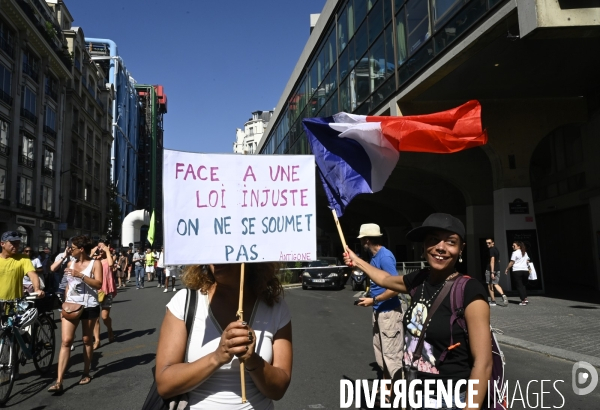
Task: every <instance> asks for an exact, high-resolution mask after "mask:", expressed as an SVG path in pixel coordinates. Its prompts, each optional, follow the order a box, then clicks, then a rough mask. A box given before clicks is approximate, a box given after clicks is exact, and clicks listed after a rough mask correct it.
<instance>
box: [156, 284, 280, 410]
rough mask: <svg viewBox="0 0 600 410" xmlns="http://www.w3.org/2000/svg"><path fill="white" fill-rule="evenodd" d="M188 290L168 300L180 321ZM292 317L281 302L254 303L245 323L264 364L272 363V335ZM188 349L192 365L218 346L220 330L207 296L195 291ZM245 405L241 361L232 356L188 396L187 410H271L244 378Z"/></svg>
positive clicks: (270, 404) (259, 393) (250, 383)
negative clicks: (249, 328)
mask: <svg viewBox="0 0 600 410" xmlns="http://www.w3.org/2000/svg"><path fill="white" fill-rule="evenodd" d="M186 292H187V290H185V289H182V290H180V291H179V292H177V294H175V296H174V297H173V298H172V299H171V301H170V302H169V304H168V305H167V309H169V310H170V311H171V313H172V314H173V315H174V316H175V317H177V318H178V319H180V320H185V317H184V316H185V299H186ZM290 320H291V314H290V311H289V309H288V306H287V304H286V303H285V301H283V300H280V301H279V302H278V303H275V304H274V305H273V306H272V307H270V306H268V305H267V304H266V303H264V302H263V301H257V303H256V304H255V306H254V309H253V310H252V315H251V317H250V320H249V322H248V324H249V325H250V327H252V329H253V330H254V333H255V334H256V353H258V354H259V355H260V356H261V357H262V358H263V359H264V360H265V361H266V362H268V363H271V364H272V363H273V336H274V335H275V334H276V333H277V331H278V330H279V329H281V328H282V327H284V326H285V325H287V324H288V323H289V322H290ZM191 333H192V336H191V338H190V343H189V346H188V359H187V360H188V363H189V362H194V361H196V360H198V359H200V358H201V357H204V356H206V355H207V354H209V353H212V352H214V351H215V350H216V349H217V347H218V346H219V341H220V340H221V333H222V330H221V328H220V326H219V324H218V322H217V321H216V320H215V319H214V317H213V315H212V313H211V312H210V307H209V304H208V295H203V294H202V293H200V292H198V307H197V309H196V317H195V318H194V324H193V327H192V332H191ZM245 379H246V398H247V400H248V402H247V403H242V398H241V397H242V388H241V384H240V362H239V360H238V359H237V357H235V356H234V357H233V359H232V360H231V362H230V363H227V364H225V365H224V366H222V367H221V368H220V369H218V370H217V371H215V372H214V373H213V374H212V375H211V376H210V377H209V378H208V379H207V380H205V381H204V382H203V383H201V384H200V385H199V386H197V387H196V388H195V389H194V390H192V391H190V392H189V393H188V396H189V406H190V407H189V408H190V410H205V409H206V410H246V409H258V410H270V409H273V408H274V407H273V402H272V401H271V399H268V398H267V397H265V396H264V395H263V394H262V393H261V392H260V391H259V390H258V388H257V387H256V385H255V384H254V382H253V381H252V377H250V376H249V375H246V378H245Z"/></svg>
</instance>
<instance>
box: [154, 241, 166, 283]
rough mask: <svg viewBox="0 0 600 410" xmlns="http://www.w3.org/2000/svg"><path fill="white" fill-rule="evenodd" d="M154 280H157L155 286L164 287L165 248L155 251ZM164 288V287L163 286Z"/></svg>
mask: <svg viewBox="0 0 600 410" xmlns="http://www.w3.org/2000/svg"><path fill="white" fill-rule="evenodd" d="M154 270H155V271H156V280H157V281H158V285H157V286H156V287H157V288H164V287H165V248H160V251H159V252H157V253H156V268H155V269H154ZM165 289H166V288H165Z"/></svg>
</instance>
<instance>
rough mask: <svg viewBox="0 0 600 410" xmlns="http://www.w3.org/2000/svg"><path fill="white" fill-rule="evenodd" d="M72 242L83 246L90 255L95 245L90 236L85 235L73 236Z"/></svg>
mask: <svg viewBox="0 0 600 410" xmlns="http://www.w3.org/2000/svg"><path fill="white" fill-rule="evenodd" d="M71 243H72V244H73V245H75V246H77V247H78V248H83V250H84V251H85V253H87V254H88V255H89V254H90V252H91V251H92V248H93V247H94V245H93V243H92V241H91V240H90V238H88V237H87V236H85V235H80V236H75V237H73V238H71Z"/></svg>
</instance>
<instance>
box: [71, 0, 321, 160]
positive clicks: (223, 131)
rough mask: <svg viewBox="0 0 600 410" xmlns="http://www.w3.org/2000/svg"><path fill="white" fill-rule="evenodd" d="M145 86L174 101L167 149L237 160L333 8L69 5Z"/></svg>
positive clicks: (311, 3) (195, 0)
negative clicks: (251, 122) (235, 150)
mask: <svg viewBox="0 0 600 410" xmlns="http://www.w3.org/2000/svg"><path fill="white" fill-rule="evenodd" d="M65 3H66V5H67V7H68V8H69V11H70V12H71V14H72V15H73V18H74V19H75V21H74V22H73V25H74V26H78V27H81V28H82V29H83V32H84V34H85V36H86V37H94V38H108V39H111V40H113V41H114V42H115V43H117V46H118V48H119V55H120V56H121V57H122V58H123V60H124V62H125V65H126V66H127V69H128V70H129V71H130V73H131V74H132V75H133V77H134V78H135V80H136V81H137V82H138V83H142V84H161V85H163V86H164V87H165V92H166V94H167V97H168V113H167V114H166V115H165V117H164V124H165V142H164V145H165V147H166V148H171V149H179V150H185V151H197V152H232V146H233V142H234V141H235V129H236V128H242V127H243V125H244V122H246V121H247V120H248V118H250V116H251V113H252V111H256V110H270V109H273V108H275V106H276V105H277V102H278V101H279V98H280V96H281V93H282V92H283V89H284V87H285V85H286V83H287V81H288V79H289V77H290V75H291V73H292V70H293V68H294V66H295V65H296V62H297V61H298V58H299V57H300V53H301V52H302V49H303V48H304V45H305V44H306V41H307V39H308V36H309V31H310V18H309V16H310V14H311V13H320V12H321V9H322V8H323V6H324V5H325V0H301V1H281V0H254V1H241V0H233V1H219V2H213V1H206V0H171V1H156V0H127V1H123V0H119V1H116V0H105V1H102V2H95V1H89V0H65Z"/></svg>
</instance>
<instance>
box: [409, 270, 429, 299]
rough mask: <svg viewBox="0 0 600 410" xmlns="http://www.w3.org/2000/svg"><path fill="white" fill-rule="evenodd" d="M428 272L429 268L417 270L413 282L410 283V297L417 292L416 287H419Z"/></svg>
mask: <svg viewBox="0 0 600 410" xmlns="http://www.w3.org/2000/svg"><path fill="white" fill-rule="evenodd" d="M428 273H429V269H421V270H420V271H419V273H417V275H416V276H415V279H414V281H413V283H411V285H412V288H410V290H409V293H410V297H411V298H413V297H414V296H415V293H416V292H417V288H418V287H419V285H421V284H422V283H423V282H425V279H426V278H427V274H428Z"/></svg>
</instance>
